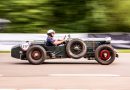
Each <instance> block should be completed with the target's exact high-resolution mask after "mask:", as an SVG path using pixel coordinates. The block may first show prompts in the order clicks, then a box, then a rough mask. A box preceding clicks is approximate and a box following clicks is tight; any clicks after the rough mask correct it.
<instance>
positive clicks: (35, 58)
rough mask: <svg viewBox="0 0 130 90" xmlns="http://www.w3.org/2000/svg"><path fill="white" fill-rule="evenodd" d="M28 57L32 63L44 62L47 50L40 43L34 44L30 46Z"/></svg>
mask: <svg viewBox="0 0 130 90" xmlns="http://www.w3.org/2000/svg"><path fill="white" fill-rule="evenodd" d="M26 57H27V59H28V61H29V62H30V63H31V64H35V65H37V64H42V63H43V62H44V60H45V59H46V51H45V49H44V48H43V47H41V46H39V45H34V46H32V47H30V48H29V50H28V51H27V53H26Z"/></svg>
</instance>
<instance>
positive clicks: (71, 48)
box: [11, 37, 118, 65]
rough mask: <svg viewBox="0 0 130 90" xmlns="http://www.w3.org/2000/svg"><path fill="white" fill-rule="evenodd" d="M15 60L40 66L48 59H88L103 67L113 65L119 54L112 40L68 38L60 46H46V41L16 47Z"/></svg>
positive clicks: (107, 38)
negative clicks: (26, 61)
mask: <svg viewBox="0 0 130 90" xmlns="http://www.w3.org/2000/svg"><path fill="white" fill-rule="evenodd" d="M11 56H12V57H13V58H17V59H21V60H28V61H29V63H31V64H34V65H38V64H42V63H44V61H45V60H46V59H55V58H74V59H80V58H88V60H96V61H97V62H98V63H100V64H102V65H109V64H111V63H112V62H113V61H114V60H115V58H116V57H118V54H117V52H116V51H115V49H114V48H113V47H112V46H111V38H110V37H106V38H87V39H86V40H82V39H78V38H68V39H67V40H66V42H65V43H63V44H62V45H59V46H46V41H44V42H43V41H42V42H41V41H33V42H30V41H26V42H25V43H24V44H21V45H16V46H14V47H13V48H12V49H11Z"/></svg>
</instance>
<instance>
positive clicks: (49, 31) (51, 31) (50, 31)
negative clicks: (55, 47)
mask: <svg viewBox="0 0 130 90" xmlns="http://www.w3.org/2000/svg"><path fill="white" fill-rule="evenodd" d="M47 33H55V31H54V30H53V29H50V30H48V31H47Z"/></svg>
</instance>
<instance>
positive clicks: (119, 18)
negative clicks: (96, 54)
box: [0, 0, 130, 33]
mask: <svg viewBox="0 0 130 90" xmlns="http://www.w3.org/2000/svg"><path fill="white" fill-rule="evenodd" d="M129 9H130V0H0V18H1V19H7V20H10V21H11V23H10V24H9V25H8V26H7V27H6V29H5V30H0V32H2V33H46V31H47V29H50V28H52V29H54V30H56V32H58V33H79V32H80V33H89V32H92V33H93V32H94V33H97V32H98V33H99V32H130V11H129Z"/></svg>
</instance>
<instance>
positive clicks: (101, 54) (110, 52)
mask: <svg viewBox="0 0 130 90" xmlns="http://www.w3.org/2000/svg"><path fill="white" fill-rule="evenodd" d="M115 57H116V53H115V51H114V49H113V48H112V47H111V46H110V45H101V46H99V47H98V48H97V49H96V52H95V59H96V61H97V62H98V63H100V64H102V65H109V64H111V63H112V62H113V61H114V60H115Z"/></svg>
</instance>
